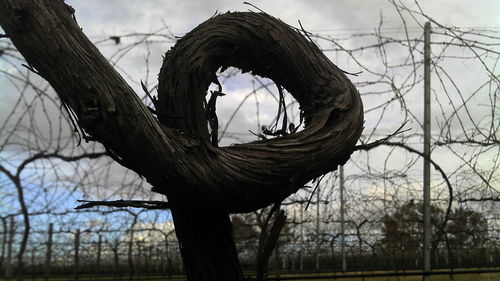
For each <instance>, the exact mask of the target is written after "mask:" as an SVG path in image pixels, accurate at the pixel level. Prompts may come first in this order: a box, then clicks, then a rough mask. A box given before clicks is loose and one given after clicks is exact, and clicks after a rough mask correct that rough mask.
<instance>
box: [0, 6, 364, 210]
mask: <svg viewBox="0 0 500 281" xmlns="http://www.w3.org/2000/svg"><path fill="white" fill-rule="evenodd" d="M0 3H1V4H0V5H2V11H1V12H0V15H1V19H0V24H1V25H2V27H3V28H4V30H5V31H6V33H7V35H8V36H9V37H10V39H11V40H12V42H13V43H14V44H15V45H16V47H17V48H18V50H19V51H20V52H21V53H22V54H23V56H24V57H25V58H26V60H27V61H28V62H29V63H30V65H32V66H33V67H34V68H35V69H36V70H37V71H38V72H39V73H40V75H41V76H42V77H44V78H45V79H46V80H47V81H49V82H50V84H51V85H52V87H53V88H54V89H55V90H56V91H57V93H58V94H59V96H60V97H61V99H62V101H63V102H64V103H65V104H66V105H68V106H69V107H70V108H71V110H73V111H74V113H75V114H76V116H77V118H78V122H79V124H80V125H81V126H82V127H83V128H84V129H85V131H86V132H87V133H88V134H89V135H90V136H91V137H92V138H93V139H95V140H97V141H99V142H101V143H103V144H104V145H105V146H106V147H107V148H108V149H109V150H110V151H112V152H113V153H114V154H115V155H116V157H117V158H120V159H121V160H122V161H121V162H122V163H123V164H125V165H126V166H128V167H129V168H131V169H133V170H135V171H136V172H138V173H139V174H141V175H143V176H145V177H146V178H147V179H148V181H149V182H150V183H151V184H152V185H153V186H154V187H155V191H156V192H160V193H164V194H166V195H168V196H170V198H171V199H172V200H176V201H179V202H182V203H185V204H191V203H192V202H197V204H198V203H200V204H203V205H205V206H207V207H211V208H216V209H219V210H223V211H228V212H245V211H251V210H255V209H258V208H261V207H263V206H266V205H268V204H269V203H272V202H276V201H279V200H281V199H283V198H285V197H287V196H288V195H290V194H291V193H293V192H295V191H296V190H297V189H298V188H300V187H302V186H303V185H304V184H305V183H306V182H308V181H309V180H311V179H313V178H315V177H318V176H319V175H321V174H324V173H326V172H329V171H332V170H335V169H336V168H337V166H338V165H339V164H343V163H344V162H345V161H347V159H348V158H349V155H350V154H351V153H352V151H353V148H354V145H355V143H356V141H357V139H358V138H359V135H360V134H361V131H362V122H363V111H362V104H361V100H360V97H359V94H358V92H357V91H356V89H355V88H354V86H353V85H352V84H351V82H350V81H349V80H348V79H347V78H346V77H345V75H344V74H343V73H342V72H341V71H340V70H339V69H338V68H337V67H336V66H335V65H334V64H333V63H331V62H330V61H329V60H328V59H327V58H326V57H325V56H324V54H323V53H322V52H321V51H320V50H319V49H318V48H317V47H316V46H315V45H314V44H313V43H311V42H309V41H308V40H307V39H306V38H305V37H304V36H303V35H301V34H299V32H298V31H296V30H294V29H292V28H290V27H289V26H288V25H286V24H284V23H283V22H281V21H279V20H277V19H275V18H273V17H271V16H269V15H266V14H260V13H227V14H223V15H219V16H216V17H214V18H212V19H209V20H208V21H206V22H205V23H203V24H201V25H200V26H198V27H197V28H195V29H194V30H193V31H192V32H190V33H188V34H187V35H186V36H185V37H184V38H182V39H181V40H179V42H178V43H177V44H176V46H175V47H174V48H173V49H172V50H171V51H169V52H167V55H166V58H165V62H164V65H163V67H162V70H161V72H160V77H159V80H160V85H159V90H158V97H159V103H160V106H159V108H158V111H159V114H160V121H161V123H160V122H158V121H157V120H156V118H155V117H154V116H153V115H152V114H151V113H149V111H148V110H147V109H146V107H145V106H144V105H143V104H142V103H141V101H140V99H139V98H138V97H137V95H136V94H135V93H134V92H133V90H132V89H131V88H130V87H129V86H128V85H127V84H126V83H125V81H124V80H123V78H122V77H120V76H119V75H118V74H117V73H116V72H115V70H114V69H113V68H112V67H111V65H110V64H109V63H108V62H107V61H106V59H105V58H104V57H103V56H102V55H101V54H100V53H99V52H98V50H97V49H96V48H95V46H93V45H92V43H91V42H90V41H89V40H88V39H87V38H86V37H85V35H84V34H83V33H82V32H81V30H80V28H79V27H78V25H77V24H76V22H75V21H74V20H73V19H72V18H71V14H70V11H69V10H68V8H67V6H65V4H64V3H63V2H62V1H43V0H37V1H36V0H34V1H27V0H20V1H14V0H2V1H1V2H0ZM6 7H9V8H10V9H7V8H6ZM230 65H232V66H236V67H239V68H241V69H243V70H246V71H248V70H251V71H252V72H253V73H255V74H258V75H261V76H265V77H268V78H271V79H273V80H274V81H275V82H276V83H278V84H279V85H282V86H283V87H285V88H286V89H287V90H288V91H289V92H290V93H291V94H292V95H293V96H294V97H295V98H296V99H297V100H298V101H299V103H300V105H301V109H302V110H303V112H304V116H305V120H306V129H305V130H303V131H301V132H299V133H295V134H291V135H288V136H285V137H280V138H275V139H271V140H267V141H258V142H253V143H247V144H241V145H234V146H231V147H224V148H217V147H214V146H213V145H212V144H211V143H210V142H209V139H208V132H207V128H206V127H207V126H206V124H207V120H206V117H205V110H204V108H203V100H204V98H205V94H206V90H207V87H208V86H209V84H210V83H211V81H213V80H214V78H215V72H216V70H217V69H218V68H219V67H220V66H222V67H226V66H230Z"/></svg>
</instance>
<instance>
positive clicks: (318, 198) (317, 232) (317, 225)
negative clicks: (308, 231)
mask: <svg viewBox="0 0 500 281" xmlns="http://www.w3.org/2000/svg"><path fill="white" fill-rule="evenodd" d="M320 192H321V191H320V187H319V185H318V190H316V271H319V256H320V255H319V251H320V247H321V239H320V234H319V213H320V212H319V208H320V196H319V194H320Z"/></svg>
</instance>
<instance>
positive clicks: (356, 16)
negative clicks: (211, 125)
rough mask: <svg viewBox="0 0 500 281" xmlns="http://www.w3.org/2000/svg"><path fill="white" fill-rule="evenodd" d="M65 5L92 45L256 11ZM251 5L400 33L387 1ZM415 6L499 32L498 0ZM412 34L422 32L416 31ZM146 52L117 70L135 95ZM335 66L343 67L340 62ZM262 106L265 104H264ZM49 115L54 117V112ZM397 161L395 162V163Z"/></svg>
mask: <svg viewBox="0 0 500 281" xmlns="http://www.w3.org/2000/svg"><path fill="white" fill-rule="evenodd" d="M66 2H67V3H68V4H69V5H71V6H73V7H74V8H75V10H76V17H77V21H78V24H79V25H80V26H81V27H82V28H83V31H84V32H85V34H86V35H87V36H88V37H89V38H90V39H91V40H92V41H94V42H98V41H100V40H101V39H106V38H108V37H109V36H111V35H125V34H129V33H142V32H143V33H148V32H153V31H156V30H158V29H160V28H161V27H162V26H164V25H167V26H168V27H169V29H170V30H171V32H172V33H173V34H174V35H176V36H182V35H184V34H185V33H186V32H188V31H190V30H191V29H192V28H194V27H195V26H197V25H198V24H199V23H201V22H203V21H205V20H206V19H208V18H210V17H211V16H213V15H214V14H215V13H216V12H226V11H246V10H253V11H256V9H255V8H253V7H252V6H250V5H247V4H244V3H243V1H240V0H238V1H229V0H213V1H201V0H196V1H192V0H191V1H190V0H141V1H138V0H106V1H102V0H85V1H82V0H67V1H66ZM251 3H252V4H253V5H255V6H257V7H258V8H260V9H262V10H264V11H265V12H267V13H269V14H271V15H273V16H275V17H278V18H280V19H281V20H283V21H284V22H286V23H289V24H291V25H294V26H298V20H300V21H301V23H302V24H303V26H304V28H305V29H307V30H308V31H311V32H314V33H319V34H324V35H328V34H336V33H337V34H338V33H342V34H350V33H359V32H363V31H372V30H373V29H374V28H376V27H377V25H378V24H379V22H380V19H381V18H382V19H383V21H384V28H386V29H387V30H391V29H392V30H399V31H402V30H403V29H402V21H401V18H400V17H399V15H398V13H397V11H396V9H395V8H394V5H392V4H391V2H390V1H388V0H370V1H366V0H363V1H361V0H336V1H328V0H309V1H284V0H274V1H251ZM403 3H404V4H405V5H406V6H407V7H408V8H411V9H415V10H417V9H418V6H417V4H415V2H414V1H403ZM420 8H421V9H422V10H423V12H424V13H425V14H427V15H429V16H430V17H432V18H434V19H435V20H437V21H438V22H440V23H442V24H445V25H449V26H459V27H476V28H477V27H496V28H498V27H499V26H500V1H498V0H481V1H470V0H468V1H467V0H455V1H444V0H435V1H420ZM405 19H406V20H407V24H408V25H409V26H410V28H411V27H417V26H416V24H415V22H414V21H413V20H411V19H410V18H405ZM414 31H415V32H418V33H419V34H420V33H421V29H415V30H414ZM122 40H123V42H122V43H123V45H127V44H131V43H133V42H132V40H137V38H135V37H134V38H123V39H122ZM172 43H173V42H172ZM171 45H172V44H170V46H171ZM98 46H99V48H100V49H101V51H103V52H104V53H105V54H106V55H108V56H109V55H111V54H113V53H114V52H116V51H117V49H119V48H120V47H121V46H116V45H115V44H114V43H113V42H109V41H108V42H105V43H102V44H99V45H98ZM168 48H169V44H164V45H155V46H151V50H149V51H150V52H151V57H150V59H151V61H149V67H150V71H151V74H150V77H149V81H148V82H150V83H155V82H156V74H157V73H158V71H159V67H160V65H161V60H162V59H161V56H162V55H163V54H164V52H165V51H167V50H168ZM145 53H146V50H144V48H141V49H138V50H133V51H131V52H129V53H128V54H127V59H126V61H125V62H124V63H122V64H120V67H122V70H124V72H127V73H128V74H130V77H126V79H127V80H129V81H130V80H134V81H132V85H133V86H134V88H135V89H136V90H137V92H139V93H140V92H141V90H140V86H139V84H138V81H139V79H143V80H144V79H145V77H144V76H145V69H144V68H145V66H146V63H145V61H144V58H145V55H144V54H145ZM334 62H336V61H334ZM0 63H1V61H0ZM338 64H339V66H340V67H343V65H342V64H341V63H340V62H339V63H338ZM2 67H4V66H2V65H1V64H0V68H2ZM353 70H354V71H357V70H356V69H353ZM1 75H2V74H0V86H1V87H2V91H0V109H1V111H2V112H0V122H1V121H3V120H2V113H4V112H7V111H6V110H5V109H7V108H11V107H12V106H13V105H12V104H9V99H10V100H11V101H12V102H15V100H16V98H15V97H14V96H12V95H10V94H8V93H7V91H6V89H7V88H6V87H8V86H5V85H3V84H2V78H3V77H1ZM4 86H5V87H4ZM247 86H248V84H247ZM225 87H226V85H225ZM225 89H227V88H225ZM229 90H231V89H229ZM233 90H235V91H237V90H238V87H234V89H233ZM242 93H244V92H242ZM224 99H225V100H226V101H227V106H224V105H222V106H221V107H219V109H220V110H224V109H226V114H224V112H222V115H227V114H228V113H230V112H232V111H233V110H234V104H235V103H236V102H239V101H240V100H241V99H242V95H239V96H238V95H228V96H226V97H224ZM262 105H263V106H265V103H263V104H262ZM218 106H219V105H218ZM249 106H253V105H249ZM242 112H247V114H248V118H239V119H238V120H237V121H236V122H246V121H248V120H250V118H251V117H255V111H247V110H246V109H244V110H242ZM269 112H271V111H266V110H265V109H263V111H261V112H260V114H261V115H263V116H262V118H263V119H266V116H264V115H266V114H267V115H268V116H267V118H268V119H269V118H272V114H274V112H275V111H273V113H269ZM218 113H219V112H218ZM53 114H54V115H57V114H59V112H54V113H53ZM245 120H246V121H245ZM384 121H389V122H392V124H393V125H394V126H395V127H398V126H399V124H400V122H401V121H402V119H401V116H396V117H394V119H391V116H386V118H385V119H384ZM369 122H371V121H370V120H367V124H368V125H369V124H370V123H369ZM237 124H238V123H237ZM237 127H244V126H237ZM396 163H398V162H397V161H396Z"/></svg>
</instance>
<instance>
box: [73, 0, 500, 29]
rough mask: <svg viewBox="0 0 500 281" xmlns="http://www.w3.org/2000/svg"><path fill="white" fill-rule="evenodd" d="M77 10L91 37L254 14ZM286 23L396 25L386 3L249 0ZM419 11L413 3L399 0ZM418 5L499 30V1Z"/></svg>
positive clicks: (198, 3) (175, 6)
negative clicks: (216, 16)
mask: <svg viewBox="0 0 500 281" xmlns="http://www.w3.org/2000/svg"><path fill="white" fill-rule="evenodd" d="M66 2H67V3H68V4H70V5H71V6H73V7H74V8H75V9H76V15H77V19H78V22H79V23H80V25H81V26H82V27H83V28H84V31H85V32H86V33H87V34H88V35H90V36H92V35H99V34H106V35H107V34H109V33H110V32H112V31H113V32H116V33H127V32H132V31H134V32H136V31H138V30H143V31H147V30H152V29H155V27H158V26H160V25H161V24H162V21H163V22H165V23H167V24H168V25H169V26H170V27H171V29H172V31H173V32H174V33H176V34H183V33H185V32H187V31H189V30H191V29H192V28H193V27H195V26H196V25H197V24H199V23H200V22H202V21H204V20H206V19H207V18H209V17H211V16H212V15H213V14H214V13H215V12H217V11H219V12H226V11H245V10H248V9H252V10H255V9H254V8H252V7H250V6H249V5H245V4H243V2H244V1H240V0H238V1H229V0H212V1H202V0H126V1H123V0H107V1H101V0H86V1H79V0H68V1H66ZM248 2H251V3H252V4H253V5H255V6H257V7H259V8H260V9H262V10H264V11H265V12H267V13H270V14H272V15H274V16H275V17H278V18H280V19H282V20H284V21H285V22H287V23H289V24H292V25H296V24H297V20H301V22H302V23H303V24H304V26H305V27H306V29H307V30H310V31H324V30H353V29H359V28H368V29H372V28H373V27H374V26H376V25H377V24H378V21H379V17H380V14H381V13H382V14H383V15H384V17H385V18H386V20H387V23H388V26H391V23H392V27H400V25H401V23H400V21H399V20H397V19H394V17H397V14H396V11H395V9H394V7H393V5H392V4H391V3H390V1H388V0H370V1H363V0H335V1H332V0H309V1H292V0H288V1H287V0H273V1H260V0H259V1H248ZM403 3H405V4H406V6H408V7H409V8H413V9H417V6H416V5H415V3H414V1H403ZM420 7H421V8H422V10H423V11H424V12H425V13H426V14H427V15H429V16H431V17H433V18H435V19H437V20H438V21H439V22H441V23H444V24H447V25H454V26H467V27H485V26H488V27H490V26H498V25H499V24H500V14H499V13H500V2H499V1H497V0H479V1H468V0H454V1H446V0H435V1H420Z"/></svg>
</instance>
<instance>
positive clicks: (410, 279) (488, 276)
mask: <svg viewBox="0 0 500 281" xmlns="http://www.w3.org/2000/svg"><path fill="white" fill-rule="evenodd" d="M498 269H500V268H498ZM468 270H472V269H468ZM406 272H412V271H406ZM363 273H364V274H385V273H391V272H390V271H376V272H363ZM347 274H348V275H356V274H361V272H349V273H347ZM332 275H334V273H320V274H317V273H314V274H281V275H280V276H279V279H278V278H277V276H275V275H270V276H269V280H294V281H313V280H335V281H421V280H422V277H421V276H420V275H414V276H390V277H387V276H385V277H384V276H380V277H365V278H364V279H363V278H361V277H350V278H338V277H335V278H325V277H327V276H332ZM336 275H337V276H339V274H338V273H337V274H336ZM311 277H312V278H313V279H310V278H311ZM314 277H319V278H314ZM7 280H9V281H11V280H15V279H14V278H11V279H6V278H0V281H7ZM23 280H25V281H43V280H49V281H74V280H76V279H75V276H57V277H51V278H49V279H45V278H44V277H43V276H41V277H36V276H26V277H25V278H24V279H23ZM118 280H124V281H125V280H134V281H135V280H137V281H148V280H149V281H159V280H171V281H184V280H186V278H185V276H183V275H172V276H165V275H163V276H162V275H149V276H146V275H139V276H132V277H131V276H130V275H122V276H112V275H100V276H97V275H81V276H79V281H118ZM430 280H431V281H500V272H496V273H481V274H477V273H474V274H471V273H467V274H455V275H453V278H452V277H450V275H432V276H431V277H430Z"/></svg>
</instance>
